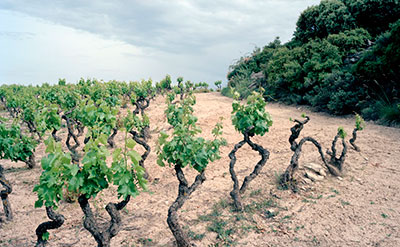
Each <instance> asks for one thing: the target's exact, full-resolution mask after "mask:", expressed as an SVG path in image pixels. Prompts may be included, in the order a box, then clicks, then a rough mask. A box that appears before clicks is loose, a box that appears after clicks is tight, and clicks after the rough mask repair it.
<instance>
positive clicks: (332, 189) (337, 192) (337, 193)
mask: <svg viewBox="0 0 400 247" xmlns="http://www.w3.org/2000/svg"><path fill="white" fill-rule="evenodd" d="M331 191H332V192H333V193H335V194H336V195H339V194H340V193H339V191H337V190H335V189H334V188H331Z"/></svg>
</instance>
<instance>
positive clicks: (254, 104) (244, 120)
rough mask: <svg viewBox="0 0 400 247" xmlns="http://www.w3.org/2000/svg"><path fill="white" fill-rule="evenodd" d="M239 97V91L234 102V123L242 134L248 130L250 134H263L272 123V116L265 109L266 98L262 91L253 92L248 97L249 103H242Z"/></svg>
mask: <svg viewBox="0 0 400 247" xmlns="http://www.w3.org/2000/svg"><path fill="white" fill-rule="evenodd" d="M238 97H239V95H238V93H237V94H236V99H235V100H234V101H233V103H232V124H233V125H234V126H235V129H236V130H237V131H239V132H241V133H242V134H244V133H245V132H248V133H249V135H261V136H263V135H264V134H265V133H266V132H268V130H269V127H270V126H271V125H272V119H271V116H270V115H269V113H268V112H266V111H265V105H266V102H265V101H264V98H263V97H262V95H261V94H260V93H257V92H253V93H252V95H251V96H249V97H248V98H247V104H243V105H242V104H241V103H240V102H239V101H238Z"/></svg>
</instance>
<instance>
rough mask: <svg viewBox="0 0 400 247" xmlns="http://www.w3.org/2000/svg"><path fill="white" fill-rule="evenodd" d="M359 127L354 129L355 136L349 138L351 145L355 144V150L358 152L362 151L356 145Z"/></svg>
mask: <svg viewBox="0 0 400 247" xmlns="http://www.w3.org/2000/svg"><path fill="white" fill-rule="evenodd" d="M357 131H358V129H357V128H354V130H353V137H352V138H351V139H350V140H349V142H350V144H351V146H353V148H354V150H356V151H357V152H360V151H361V150H360V148H359V147H358V146H357V145H356V139H357Z"/></svg>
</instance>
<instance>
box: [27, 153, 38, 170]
mask: <svg viewBox="0 0 400 247" xmlns="http://www.w3.org/2000/svg"><path fill="white" fill-rule="evenodd" d="M24 162H25V164H27V165H28V167H29V169H32V168H34V167H35V166H36V161H35V153H32V154H31V155H30V156H29V157H28V159H27V160H25V161H24Z"/></svg>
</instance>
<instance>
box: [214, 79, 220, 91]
mask: <svg viewBox="0 0 400 247" xmlns="http://www.w3.org/2000/svg"><path fill="white" fill-rule="evenodd" d="M214 85H215V86H216V87H217V89H218V90H219V91H221V85H222V81H215V82H214Z"/></svg>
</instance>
